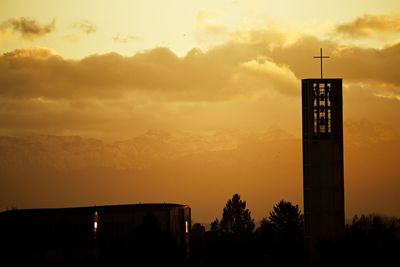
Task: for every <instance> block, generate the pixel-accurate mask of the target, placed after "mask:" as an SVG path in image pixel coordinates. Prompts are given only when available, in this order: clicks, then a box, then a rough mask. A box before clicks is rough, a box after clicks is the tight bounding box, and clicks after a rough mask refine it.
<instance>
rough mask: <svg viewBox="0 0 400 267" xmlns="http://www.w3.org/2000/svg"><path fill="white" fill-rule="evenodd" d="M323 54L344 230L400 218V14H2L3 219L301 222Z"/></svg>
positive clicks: (63, 10) (133, 7)
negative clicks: (294, 211)
mask: <svg viewBox="0 0 400 267" xmlns="http://www.w3.org/2000/svg"><path fill="white" fill-rule="evenodd" d="M321 47H322V48H323V51H324V54H326V55H329V56H330V58H329V59H327V60H325V61H324V74H325V77H331V78H343V87H344V93H343V100H344V107H343V110H344V143H345V177H344V179H345V193H346V216H347V217H348V218H351V216H353V215H354V214H360V213H371V212H378V213H384V214H387V215H397V216H399V215H400V206H399V205H398V203H399V202H400V198H399V195H400V166H399V164H398V163H399V162H400V161H398V159H399V158H400V157H399V155H398V153H399V151H400V135H399V133H400V69H399V63H400V1H398V0H385V1H376V0H336V1H315V0H306V1H295V0H293V1H285V0H281V1H268V0H265V1H261V0H236V1H235V0H202V1H188V0H168V1H164V0H157V1H156V0H146V1H133V0H132V1H128V0H127V1H122V0H121V1H118V0H114V1H99V0H90V1H89V0H79V1H75V0H70V1H53V0H46V1H45V0H37V1H28V0H26V1H22V0H12V1H11V0H10V1H1V2H0V53H1V55H0V135H1V136H2V139H0V159H3V160H4V161H3V163H1V162H0V183H2V184H3V186H2V185H0V187H1V189H0V209H6V208H9V207H11V206H18V207H21V208H32V207H38V206H40V207H42V206H52V207H58V206H75V205H93V204H117V203H136V202H156V201H166V202H181V203H185V204H189V205H190V206H191V207H192V209H193V211H192V212H193V217H194V219H195V220H198V221H201V222H208V221H211V220H212V219H214V218H215V217H216V216H220V214H221V210H222V207H223V205H224V204H225V202H226V200H227V199H228V198H229V197H231V196H232V195H233V194H234V193H236V192H237V193H239V194H241V195H242V197H243V198H244V199H245V200H247V201H248V205H249V207H250V208H251V209H252V211H253V215H254V216H255V218H256V219H257V220H259V219H260V218H261V217H262V216H265V215H266V212H267V211H268V210H270V208H271V207H272V205H273V204H274V203H276V202H277V201H279V200H280V199H281V198H285V199H287V200H289V201H292V202H294V203H296V204H299V205H300V206H301V208H302V173H301V142H300V138H301V99H300V90H301V79H304V78H318V77H319V68H320V65H319V61H317V60H316V59H314V58H313V56H316V55H318V54H319V49H320V48H321ZM44 136H47V137H46V138H45V137H44ZM56 136H58V137H64V138H65V139H57V140H56V139H54V138H56ZM71 136H75V137H79V138H81V139H79V142H78V143H77V144H76V143H74V146H75V147H74V148H73V150H69V148H66V144H70V143H71V142H75V141H76V139H73V140H75V141H71V140H72V139H68V138H71ZM6 137H7V138H17V139H18V140H20V141H18V142H17V141H15V140H17V139H7V138H6ZM52 138H53V139H52ZM10 140H14V141H10ZM21 140H23V141H21ZM55 140H56V141H55ZM60 140H61V141H60ZM66 140H67V141H66ZM93 140H97V141H98V142H100V143H96V145H95V146H96V147H97V146H99V144H101V145H100V146H101V147H102V149H101V155H100V156H99V155H98V154H99V153H100V152H99V153H97V154H96V153H94V152H93V153H92V152H90V153H89V152H88V151H97V150H91V149H92V148H90V147H92V146H94V143H93V142H94V141H93ZM24 142H26V143H24ZM60 142H61V143H60ZM89 143H90V146H89V145H88V144H89ZM26 144H29V145H26ZM32 144H40V149H41V150H40V149H39V148H30V146H32V147H35V146H33V145H32ZM60 144H61V145H60ZM121 147H123V148H121ZM132 147H134V149H135V153H133V152H126V151H128V150H129V151H132V149H133V148H132ZM10 148H12V149H10ZM128 148H129V149H128ZM139 148H140V149H139ZM18 149H20V150H18ZM96 149H97V148H96ZM14 150H18V151H19V152H18V151H17V152H15V151H14ZM39 150H40V151H39ZM10 151H12V152H10ZM43 151H44V152H43ZM71 151H72V152H71ZM270 152H271V153H270ZM39 153H41V154H40V156H38V155H39ZM121 153H122V154H121ZM132 153H133V154H132ZM11 154H12V155H13V156H10V155H11ZM20 155H24V157H25V156H26V157H27V158H28V159H29V160H33V161H32V162H36V160H38V162H39V161H40V164H37V162H36V163H32V162H30V163H29V164H28V163H27V161H25V160H21V156H20ZM82 155H85V156H82ZM133 155H134V156H133ZM5 162H7V163H5ZM16 162H19V163H16ZM66 162H68V163H66ZM89 162H90V164H92V165H90V164H89V165H90V166H89V167H88V166H87V165H88V164H87V163H89ZM110 162H112V164H111V163H110ZM60 164H61V165H62V167H60V166H61V165H60ZM28 165H29V166H28ZM50 165H51V166H56V167H54V170H52V171H49V172H47V170H46V174H45V175H43V172H44V169H46V168H47V167H46V166H50ZM103 168H104V169H107V170H108V171H109V172H100V173H99V171H98V169H103ZM13 170H20V171H21V172H18V173H17V174H15V173H14V171H13ZM31 170H34V171H32V172H31ZM24 171H26V172H24ZM203 171H204V172H203ZM27 173H30V175H31V176H32V177H30V175H27ZM74 175H75V176H74ZM43 177H47V178H43ZM49 177H50V178H49ZM77 177H79V178H77ZM73 179H75V180H73ZM191 179H193V180H191ZM72 180H73V182H72ZM66 181H67V182H66ZM149 181H151V182H149ZM52 185H55V186H54V187H53V186H52ZM57 186H58V187H59V188H58V189H57ZM35 187H37V188H38V189H37V190H35V189H32V188H35ZM39 187H40V188H39ZM78 187H79V188H78ZM130 188H131V189H132V191H130ZM138 188H140V190H139V189H138ZM54 190H55V191H54ZM57 190H59V191H57ZM88 191H90V193H88Z"/></svg>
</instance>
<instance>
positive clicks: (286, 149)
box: [0, 120, 400, 222]
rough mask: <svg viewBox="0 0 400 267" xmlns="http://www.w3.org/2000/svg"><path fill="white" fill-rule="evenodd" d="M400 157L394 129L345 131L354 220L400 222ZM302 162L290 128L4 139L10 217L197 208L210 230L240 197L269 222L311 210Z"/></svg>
mask: <svg viewBox="0 0 400 267" xmlns="http://www.w3.org/2000/svg"><path fill="white" fill-rule="evenodd" d="M399 149H400V138H399V135H398V134H397V133H396V132H395V131H394V130H393V129H391V128H390V127H387V126H385V125H377V124H373V123H371V122H369V121H366V120H362V121H355V122H351V123H346V124H345V194H346V215H347V217H348V219H349V218H350V217H351V216H352V215H354V214H355V213H358V214H359V213H369V212H380V213H385V214H388V215H392V214H393V215H395V214H398V213H399V212H400V207H399V206H398V205H397V204H396V203H393V201H392V200H393V199H394V197H395V196H397V195H398V194H399V193H400V189H399V188H397V187H396V180H397V179H399V173H400V166H398V162H397V159H398V157H397V154H398V151H399ZM301 155H302V154H301V139H300V138H298V137H295V136H292V135H291V134H289V133H287V132H286V131H284V130H282V129H280V128H270V129H268V130H266V131H263V132H251V131H241V130H232V129H231V130H226V129H225V130H214V131H208V132H202V133H197V132H196V133H193V132H175V133H170V132H164V131H156V130H152V131H148V132H146V133H143V134H141V135H138V136H136V137H134V138H132V139H129V140H123V141H115V142H105V141H102V140H99V139H93V138H84V137H80V136H55V135H26V136H19V137H11V136H1V137H0V177H1V186H0V209H1V210H4V209H7V208H11V207H17V208H33V207H64V206H82V205H96V204H97V205H102V204H118V203H137V202H164V201H165V202H178V203H186V204H189V205H190V206H191V207H192V213H193V218H194V220H196V221H201V222H209V221H211V220H212V219H214V218H215V217H217V216H219V215H220V213H221V210H222V207H223V205H224V204H225V202H226V200H227V199H228V198H229V197H231V195H232V194H233V193H236V192H237V193H239V194H241V195H242V197H243V199H245V200H247V202H248V206H249V208H250V209H251V211H252V214H253V216H254V218H255V219H256V220H259V219H261V217H262V216H265V215H266V214H267V212H268V211H269V210H270V208H271V207H272V205H273V204H274V203H276V202H277V201H279V200H280V199H286V200H289V201H292V202H294V203H298V204H300V206H301V207H302V168H301V163H302V156H301ZM382 158H384V159H385V160H382ZM49 185H50V186H49ZM43 188H51V190H46V191H45V190H43ZM266 192H268V193H266ZM365 202H368V203H365Z"/></svg>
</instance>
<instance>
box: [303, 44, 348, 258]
mask: <svg viewBox="0 0 400 267" xmlns="http://www.w3.org/2000/svg"><path fill="white" fill-rule="evenodd" d="M316 58H319V59H320V60H321V78H320V79H317V78H316V79H303V80H302V118H303V193H304V224H305V227H304V228H305V229H304V231H305V242H306V243H305V245H306V253H307V258H308V260H309V261H314V260H316V258H317V255H316V251H317V247H318V245H319V243H320V242H322V241H336V240H338V239H340V238H341V237H342V236H343V233H344V185H343V109H342V79H324V78H323V77H322V59H323V58H328V57H325V56H322V48H321V54H320V56H318V57H316Z"/></svg>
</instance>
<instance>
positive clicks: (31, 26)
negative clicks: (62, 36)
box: [1, 17, 55, 39]
mask: <svg viewBox="0 0 400 267" xmlns="http://www.w3.org/2000/svg"><path fill="white" fill-rule="evenodd" d="M54 27H55V19H53V20H52V21H51V22H50V23H48V24H44V25H40V24H39V23H38V22H37V21H36V20H34V19H31V18H25V17H21V18H20V19H9V20H7V21H5V22H3V23H2V24H1V28H2V29H3V30H4V29H11V30H12V31H14V32H18V33H20V34H21V36H22V37H24V38H27V39H31V38H35V37H41V36H44V35H46V34H49V33H51V32H52V31H53V30H54Z"/></svg>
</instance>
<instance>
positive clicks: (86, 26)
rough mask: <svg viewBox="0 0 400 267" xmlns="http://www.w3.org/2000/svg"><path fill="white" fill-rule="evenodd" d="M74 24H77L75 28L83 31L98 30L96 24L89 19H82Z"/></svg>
mask: <svg viewBox="0 0 400 267" xmlns="http://www.w3.org/2000/svg"><path fill="white" fill-rule="evenodd" d="M74 26H75V28H78V29H80V30H81V31H83V32H84V33H86V34H90V33H94V32H96V31H97V28H96V26H95V25H94V24H93V23H91V22H90V21H88V20H81V21H79V22H77V23H75V25H74Z"/></svg>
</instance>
